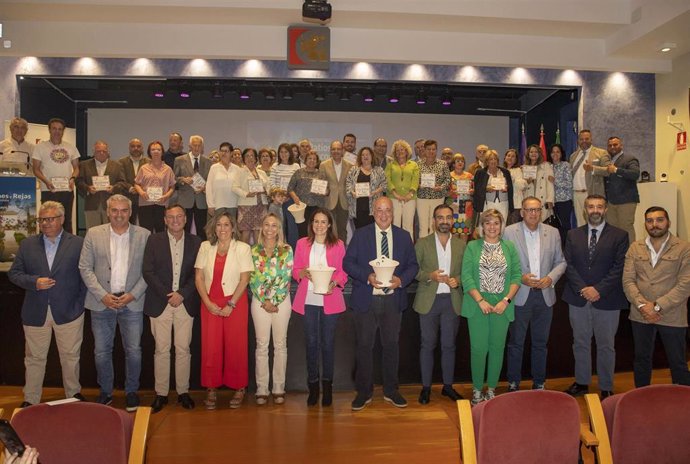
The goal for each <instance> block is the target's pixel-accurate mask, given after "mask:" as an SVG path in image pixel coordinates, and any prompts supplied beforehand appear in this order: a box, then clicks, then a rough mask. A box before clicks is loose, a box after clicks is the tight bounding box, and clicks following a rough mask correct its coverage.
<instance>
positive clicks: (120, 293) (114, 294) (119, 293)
mask: <svg viewBox="0 0 690 464" xmlns="http://www.w3.org/2000/svg"><path fill="white" fill-rule="evenodd" d="M124 294H125V292H117V293H112V295H113V296H115V297H118V298H119V297H121V296H122V295H124Z"/></svg>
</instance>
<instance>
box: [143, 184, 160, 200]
mask: <svg viewBox="0 0 690 464" xmlns="http://www.w3.org/2000/svg"><path fill="white" fill-rule="evenodd" d="M146 195H148V196H149V201H153V202H156V201H160V199H161V197H162V196H163V187H146Z"/></svg>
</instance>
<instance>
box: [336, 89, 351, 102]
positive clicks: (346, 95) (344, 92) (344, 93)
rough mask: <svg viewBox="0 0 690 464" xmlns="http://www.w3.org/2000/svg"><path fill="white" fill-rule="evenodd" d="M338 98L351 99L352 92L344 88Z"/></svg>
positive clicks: (341, 99)
mask: <svg viewBox="0 0 690 464" xmlns="http://www.w3.org/2000/svg"><path fill="white" fill-rule="evenodd" d="M338 98H339V99H340V101H350V92H349V91H348V90H347V89H342V90H341V91H340V96H339V97H338Z"/></svg>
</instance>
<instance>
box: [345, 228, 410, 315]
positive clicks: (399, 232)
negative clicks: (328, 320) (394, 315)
mask: <svg viewBox="0 0 690 464" xmlns="http://www.w3.org/2000/svg"><path fill="white" fill-rule="evenodd" d="M391 228H392V231H393V256H392V259H394V260H396V261H398V262H399V263H400V264H399V265H398V267H397V268H396V269H395V275H396V276H398V277H399V278H400V281H401V282H402V286H401V287H399V288H396V289H395V291H394V292H393V295H391V296H388V297H387V298H394V299H395V303H396V304H397V305H398V308H399V309H400V311H404V310H405V309H407V291H406V290H405V287H407V286H408V285H410V283H411V282H412V281H413V280H414V279H415V276H416V275H417V271H418V270H419V265H418V264H417V256H416V255H415V251H414V245H413V244H412V239H411V238H410V234H409V233H407V232H406V231H405V230H403V229H401V228H399V227H396V226H391ZM376 258H377V256H376V224H369V225H368V226H365V227H362V228H361V229H357V230H356V231H355V234H354V236H353V237H352V240H351V241H350V244H349V245H348V247H347V252H346V253H345V259H344V260H343V269H345V272H347V274H348V275H349V276H350V277H351V278H352V296H350V307H351V308H352V309H353V310H354V311H358V312H363V313H364V312H367V311H369V306H370V305H371V300H372V291H373V287H372V286H371V285H369V274H371V273H372V272H374V269H373V268H372V267H371V266H370V265H369V261H371V260H373V259H376Z"/></svg>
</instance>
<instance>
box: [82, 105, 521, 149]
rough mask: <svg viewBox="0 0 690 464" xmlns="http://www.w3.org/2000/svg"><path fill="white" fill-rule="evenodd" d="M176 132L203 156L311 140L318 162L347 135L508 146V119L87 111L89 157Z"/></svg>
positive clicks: (369, 140) (362, 139)
mask: <svg viewBox="0 0 690 464" xmlns="http://www.w3.org/2000/svg"><path fill="white" fill-rule="evenodd" d="M172 131H176V132H180V133H181V134H182V136H183V137H184V140H185V147H186V146H187V142H188V140H189V136H190V135H193V134H199V135H201V136H203V137H204V139H205V140H204V141H205V148H206V149H205V152H206V153H207V154H208V153H210V152H211V150H213V149H215V148H217V147H218V145H219V144H220V143H221V142H224V141H228V142H230V143H232V144H233V145H236V146H239V147H247V146H253V147H256V148H260V147H263V146H270V147H277V146H278V144H280V143H281V142H290V143H293V142H294V143H296V142H298V141H299V140H301V139H303V138H308V139H309V140H311V142H312V145H313V146H314V148H315V149H316V150H317V151H318V152H319V154H320V155H321V158H322V159H323V158H324V157H325V156H327V155H328V146H329V144H330V142H331V141H332V140H342V137H343V135H345V134H346V133H348V132H351V133H354V134H355V135H356V136H357V147H358V148H361V147H363V146H367V145H369V146H373V142H374V139H375V138H377V137H384V138H385V139H386V140H387V141H388V147H389V150H390V148H391V146H392V144H393V141H395V140H397V139H400V138H403V139H405V140H407V141H408V142H410V144H412V143H413V142H414V140H416V139H419V138H426V139H435V140H437V141H438V143H439V151H440V149H441V148H443V147H451V148H453V149H454V150H455V151H456V152H457V151H459V152H461V153H463V154H464V155H465V156H467V157H468V160H469V161H473V160H474V147H475V146H476V145H478V144H479V143H485V144H487V145H489V146H490V147H492V148H495V149H497V150H498V151H499V153H501V154H502V153H503V151H504V150H505V149H506V148H507V146H508V118H507V117H504V116H463V115H434V114H395V113H343V112H328V111H313V112H310V111H258V110H155V109H146V110H144V109H90V110H89V114H88V139H87V140H88V147H89V154H90V153H91V148H92V147H93V144H94V142H95V141H96V140H105V141H106V142H107V143H108V144H109V145H110V153H111V156H112V157H113V158H120V157H121V156H123V155H125V154H127V143H128V141H129V140H130V139H131V138H133V137H137V138H139V139H141V141H142V142H143V143H144V146H146V145H148V143H149V142H150V141H153V140H160V141H162V142H163V144H164V145H165V146H166V148H167V145H168V134H169V133H170V132H172Z"/></svg>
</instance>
